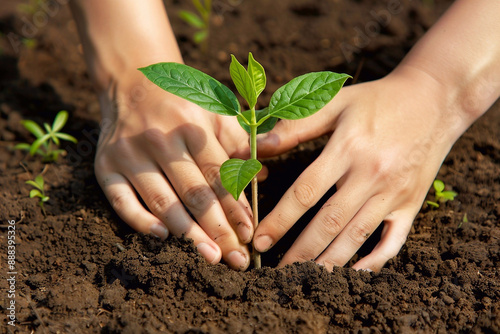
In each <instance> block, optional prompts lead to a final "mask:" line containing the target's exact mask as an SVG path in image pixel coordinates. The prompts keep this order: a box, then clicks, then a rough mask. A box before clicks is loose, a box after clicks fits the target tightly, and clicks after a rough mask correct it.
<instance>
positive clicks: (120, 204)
mask: <svg viewBox="0 0 500 334" xmlns="http://www.w3.org/2000/svg"><path fill="white" fill-rule="evenodd" d="M128 195H129V194H127V193H125V192H119V193H115V194H113V195H111V196H110V198H109V203H111V206H112V207H113V209H114V210H115V211H116V212H121V211H122V209H123V208H125V207H126V206H127V205H129V196H128Z"/></svg>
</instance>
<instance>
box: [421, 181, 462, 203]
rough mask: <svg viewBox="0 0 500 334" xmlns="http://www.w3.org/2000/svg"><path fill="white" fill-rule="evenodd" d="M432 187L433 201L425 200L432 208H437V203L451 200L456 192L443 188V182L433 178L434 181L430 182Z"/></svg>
mask: <svg viewBox="0 0 500 334" xmlns="http://www.w3.org/2000/svg"><path fill="white" fill-rule="evenodd" d="M432 186H433V187H434V191H435V195H434V198H435V200H434V201H425V202H426V203H427V204H428V205H430V206H432V207H434V208H439V204H438V203H445V202H447V201H453V200H454V199H455V196H457V195H458V194H457V193H456V192H454V191H451V190H444V182H443V181H441V180H438V179H436V180H434V183H433V184H432Z"/></svg>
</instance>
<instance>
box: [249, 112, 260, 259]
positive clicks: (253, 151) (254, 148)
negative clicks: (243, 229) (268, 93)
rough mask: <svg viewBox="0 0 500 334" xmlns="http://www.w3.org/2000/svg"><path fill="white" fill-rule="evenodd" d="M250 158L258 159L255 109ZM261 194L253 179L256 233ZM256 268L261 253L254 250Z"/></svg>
mask: <svg viewBox="0 0 500 334" xmlns="http://www.w3.org/2000/svg"><path fill="white" fill-rule="evenodd" d="M250 123H251V124H250V158H252V159H257V119H256V117H255V107H253V108H252V119H251V121H250ZM258 201H259V193H258V189H257V176H255V177H254V178H253V179H252V214H253V228H254V231H255V230H256V229H257V226H258V225H259V210H258ZM252 257H253V265H254V268H256V269H259V268H260V267H261V261H260V253H259V252H257V251H256V250H255V248H253V249H252Z"/></svg>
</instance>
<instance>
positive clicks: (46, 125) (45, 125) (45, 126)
mask: <svg viewBox="0 0 500 334" xmlns="http://www.w3.org/2000/svg"><path fill="white" fill-rule="evenodd" d="M43 127H44V128H45V130H46V131H47V132H48V133H51V132H52V129H51V128H50V125H49V124H48V123H43Z"/></svg>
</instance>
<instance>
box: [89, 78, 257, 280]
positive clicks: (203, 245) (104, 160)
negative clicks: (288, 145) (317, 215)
mask: <svg viewBox="0 0 500 334" xmlns="http://www.w3.org/2000/svg"><path fill="white" fill-rule="evenodd" d="M144 79H145V78H144V77H142V74H141V73H139V72H138V71H137V74H136V75H134V78H133V80H128V81H129V82H130V84H128V83H125V84H124V83H123V82H119V83H118V84H117V85H116V87H117V89H116V93H117V96H118V102H119V103H117V99H114V100H112V99H111V98H109V97H107V96H105V95H103V94H102V95H101V99H100V101H101V106H102V107H103V108H106V109H109V110H104V111H103V114H104V115H112V114H113V113H112V112H111V106H112V105H115V104H117V110H116V111H115V113H114V114H115V115H113V116H109V117H112V118H113V119H112V120H111V124H112V126H110V127H109V128H108V129H104V131H105V132H103V133H102V134H101V137H100V139H99V144H98V150H97V154H96V160H95V173H96V176H97V180H98V181H99V184H100V185H101V187H102V189H103V191H104V193H105V194H106V197H107V198H108V200H109V201H110V203H111V205H112V207H113V208H114V209H115V211H116V212H117V213H118V215H119V216H120V217H121V218H122V219H123V220H124V221H125V222H126V223H127V224H128V225H130V226H131V227H132V228H133V229H135V230H136V231H140V232H144V233H152V234H154V235H156V236H158V237H160V238H162V239H165V238H166V237H167V236H168V235H169V233H171V234H173V235H176V236H181V235H184V236H185V237H187V238H191V239H193V240H194V244H195V246H196V247H197V249H198V251H199V252H200V253H201V254H202V255H203V256H204V257H205V258H206V259H207V261H208V262H210V263H217V262H219V261H220V259H221V256H222V258H223V259H224V260H225V261H226V262H227V263H228V264H229V265H230V266H231V267H233V268H235V269H240V270H244V269H246V268H247V267H248V264H249V258H250V256H249V252H248V247H247V246H246V245H245V243H248V242H250V240H251V237H252V235H253V227H252V221H251V210H250V209H249V207H250V206H249V204H248V202H247V200H246V199H245V196H241V197H240V200H239V201H235V200H234V199H233V198H232V196H231V195H230V194H229V193H227V192H226V190H225V189H224V188H223V187H222V185H221V183H220V177H219V167H220V165H221V164H222V162H224V161H225V160H227V159H228V155H232V154H236V153H238V151H239V150H242V149H244V148H246V146H247V145H248V135H247V134H246V133H245V132H244V130H242V129H241V127H240V126H239V125H238V124H234V123H235V122H236V119H235V118H233V117H224V116H219V115H215V114H212V113H209V112H208V111H205V110H202V109H200V108H199V107H197V106H196V105H194V104H192V103H189V102H187V101H185V100H183V99H180V98H178V97H176V96H174V95H171V94H169V93H167V92H165V91H163V90H161V89H160V88H158V87H156V86H154V85H153V84H151V83H148V84H147V85H148V86H147V89H143V88H144V87H143V85H145V84H146V83H145V80H144ZM138 87H139V88H141V89H143V92H145V95H144V96H140V95H139V99H138V100H134V99H133V98H132V97H133V96H135V95H134V92H136V91H138V89H137V88H138ZM107 106H109V108H108V107H107ZM106 130H107V131H106ZM237 144H240V145H242V147H238V145H237ZM141 199H142V201H143V202H144V203H145V205H146V206H147V208H149V211H148V210H147V209H146V208H145V207H144V206H143V204H141V202H140V200H141ZM183 204H184V205H185V206H184V205H183ZM188 210H189V212H190V213H191V214H192V215H193V216H194V218H193V217H192V216H190V214H189V212H188ZM195 220H196V221H197V222H198V223H197V222H196V221H195Z"/></svg>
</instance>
